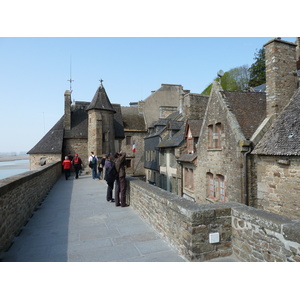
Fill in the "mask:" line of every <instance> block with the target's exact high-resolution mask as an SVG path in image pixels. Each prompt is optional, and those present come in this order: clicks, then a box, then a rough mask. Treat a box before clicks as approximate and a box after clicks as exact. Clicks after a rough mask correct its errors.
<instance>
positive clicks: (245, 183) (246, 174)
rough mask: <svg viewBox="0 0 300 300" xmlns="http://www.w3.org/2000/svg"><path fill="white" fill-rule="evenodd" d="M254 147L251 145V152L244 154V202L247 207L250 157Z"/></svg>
mask: <svg viewBox="0 0 300 300" xmlns="http://www.w3.org/2000/svg"><path fill="white" fill-rule="evenodd" d="M251 151H252V147H251V145H249V150H248V151H247V152H245V153H244V202H245V205H247V206H249V192H248V188H249V184H248V177H249V176H248V169H249V168H248V159H247V158H248V155H249V154H250V153H251Z"/></svg>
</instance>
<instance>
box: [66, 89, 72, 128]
mask: <svg viewBox="0 0 300 300" xmlns="http://www.w3.org/2000/svg"><path fill="white" fill-rule="evenodd" d="M71 104H72V100H71V92H70V91H68V90H67V91H65V116H64V129H65V130H71Z"/></svg>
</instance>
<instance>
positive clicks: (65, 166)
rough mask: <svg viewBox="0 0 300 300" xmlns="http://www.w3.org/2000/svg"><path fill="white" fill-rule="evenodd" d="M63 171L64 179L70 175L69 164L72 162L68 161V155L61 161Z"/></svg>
mask: <svg viewBox="0 0 300 300" xmlns="http://www.w3.org/2000/svg"><path fill="white" fill-rule="evenodd" d="M62 165H63V167H64V171H65V177H66V180H68V178H69V177H70V176H71V166H72V162H71V161H70V159H69V157H68V156H65V160H64V161H63V162H62Z"/></svg>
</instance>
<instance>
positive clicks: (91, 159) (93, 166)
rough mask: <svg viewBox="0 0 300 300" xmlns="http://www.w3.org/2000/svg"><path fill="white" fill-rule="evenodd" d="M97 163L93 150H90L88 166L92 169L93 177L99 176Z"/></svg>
mask: <svg viewBox="0 0 300 300" xmlns="http://www.w3.org/2000/svg"><path fill="white" fill-rule="evenodd" d="M97 165H98V157H97V156H96V155H95V154H94V152H91V155H90V157H89V166H90V168H91V169H92V177H93V179H96V178H99V176H98V170H97Z"/></svg>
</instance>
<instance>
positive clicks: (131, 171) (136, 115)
mask: <svg viewBox="0 0 300 300" xmlns="http://www.w3.org/2000/svg"><path fill="white" fill-rule="evenodd" d="M121 113H122V119H123V125H124V135H125V138H124V140H123V141H122V144H121V148H120V149H121V150H122V151H124V152H126V167H127V168H126V173H127V174H128V175H131V176H144V175H145V171H144V136H145V135H146V134H147V130H146V124H145V119H144V113H143V111H141V110H140V109H139V107H138V105H137V106H130V107H127V106H125V107H124V106H122V107H121ZM133 146H134V148H135V151H133Z"/></svg>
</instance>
